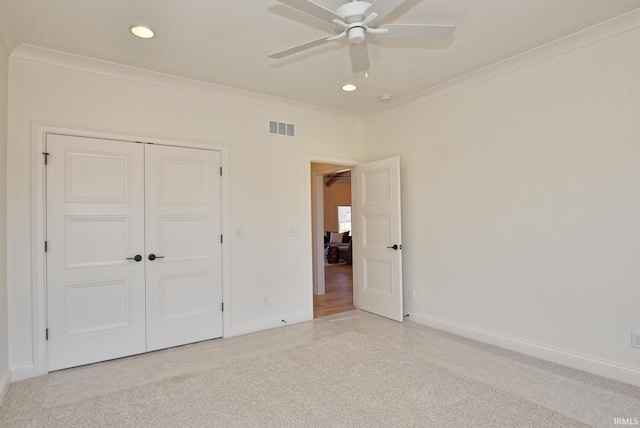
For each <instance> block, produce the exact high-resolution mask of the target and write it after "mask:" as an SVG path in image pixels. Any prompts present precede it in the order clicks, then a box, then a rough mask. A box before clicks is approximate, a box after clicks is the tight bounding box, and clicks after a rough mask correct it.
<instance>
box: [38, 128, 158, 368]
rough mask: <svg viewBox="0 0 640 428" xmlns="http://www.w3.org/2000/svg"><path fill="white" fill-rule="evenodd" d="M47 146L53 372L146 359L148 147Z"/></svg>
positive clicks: (57, 142)
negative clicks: (137, 356) (124, 359)
mask: <svg viewBox="0 0 640 428" xmlns="http://www.w3.org/2000/svg"><path fill="white" fill-rule="evenodd" d="M46 144H47V151H48V153H49V156H48V166H47V247H48V248H47V305H48V306H47V307H48V329H49V341H48V352H49V358H48V366H49V367H48V368H49V370H57V369H62V368H66V367H72V366H78V365H82V364H88V363H93V362H96V361H102V360H108V359H111V358H118V357H122V356H125V355H132V354H137V353H141V352H145V349H146V348H145V268H144V262H143V261H142V260H141V261H135V260H133V259H131V258H132V257H134V256H135V255H143V254H144V169H143V166H144V163H143V156H144V154H143V153H144V151H143V145H142V144H135V143H124V142H119V141H106V140H99V139H92V138H80V137H71V136H61V135H48V136H47V142H46Z"/></svg>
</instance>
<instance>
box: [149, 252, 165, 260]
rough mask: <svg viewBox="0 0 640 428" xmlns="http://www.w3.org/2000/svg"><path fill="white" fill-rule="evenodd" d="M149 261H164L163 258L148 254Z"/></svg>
mask: <svg viewBox="0 0 640 428" xmlns="http://www.w3.org/2000/svg"><path fill="white" fill-rule="evenodd" d="M148 258H149V260H151V261H153V260H155V259H164V256H156V255H155V254H153V253H151V254H149V257H148Z"/></svg>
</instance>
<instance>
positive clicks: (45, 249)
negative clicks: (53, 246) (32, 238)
mask: <svg viewBox="0 0 640 428" xmlns="http://www.w3.org/2000/svg"><path fill="white" fill-rule="evenodd" d="M48 249H49V244H48V243H47V241H44V252H45V253H46V252H47V250H48Z"/></svg>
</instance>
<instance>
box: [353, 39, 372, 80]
mask: <svg viewBox="0 0 640 428" xmlns="http://www.w3.org/2000/svg"><path fill="white" fill-rule="evenodd" d="M349 54H350V56H351V69H352V70H353V72H354V73H360V72H362V71H367V70H368V69H369V51H368V49H367V43H366V42H362V43H360V44H359V45H353V44H349Z"/></svg>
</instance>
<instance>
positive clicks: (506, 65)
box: [362, 8, 640, 123]
mask: <svg viewBox="0 0 640 428" xmlns="http://www.w3.org/2000/svg"><path fill="white" fill-rule="evenodd" d="M638 27H640V8H637V9H634V10H633V11H631V12H628V13H625V14H623V15H620V16H617V17H615V18H612V19H610V20H607V21H604V22H602V23H600V24H596V25H594V26H592V27H588V28H586V29H584V30H580V31H578V32H576V33H573V34H570V35H568V36H565V37H562V38H560V39H557V40H554V41H553V42H549V43H547V44H544V45H542V46H539V47H537V48H534V49H531V50H529V51H526V52H523V53H521V54H518V55H516V56H513V57H511V58H508V59H505V60H503V61H500V62H497V63H495V64H492V65H489V66H486V67H483V68H481V69H478V70H475V71H472V72H471V73H468V74H465V75H463V76H460V77H456V78H454V79H452V80H449V81H447V82H444V83H442V84H440V85H436V86H434V87H432V88H429V89H426V90H424V91H421V92H418V93H416V94H414V95H412V96H410V97H408V98H403V99H401V100H399V101H398V102H396V103H394V104H392V105H388V106H385V107H382V108H380V109H378V110H375V111H373V112H371V113H369V114H366V115H364V116H363V118H362V122H363V123H367V122H372V121H375V120H378V119H381V118H383V117H386V116H390V115H394V114H397V113H399V112H401V111H403V110H406V109H410V108H412V107H416V106H418V105H420V104H424V103H427V102H429V101H431V100H433V99H436V98H439V97H442V96H444V95H447V94H449V93H452V92H456V91H459V90H461V89H464V88H468V87H470V86H474V85H477V84H480V83H482V82H485V81H487V80H491V79H494V78H496V77H499V76H502V75H504V74H507V73H511V72H513V71H516V70H519V69H522V68H526V67H530V66H532V65H534V64H537V63H539V62H542V61H546V60H548V59H550V58H553V57H556V56H558V55H562V54H565V53H568V52H571V51H573V50H576V49H580V48H582V47H585V46H588V45H591V44H593V43H597V42H599V41H601V40H605V39H608V38H610V37H614V36H617V35H619V34H622V33H625V32H627V31H631V30H635V29H637V28H638Z"/></svg>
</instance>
